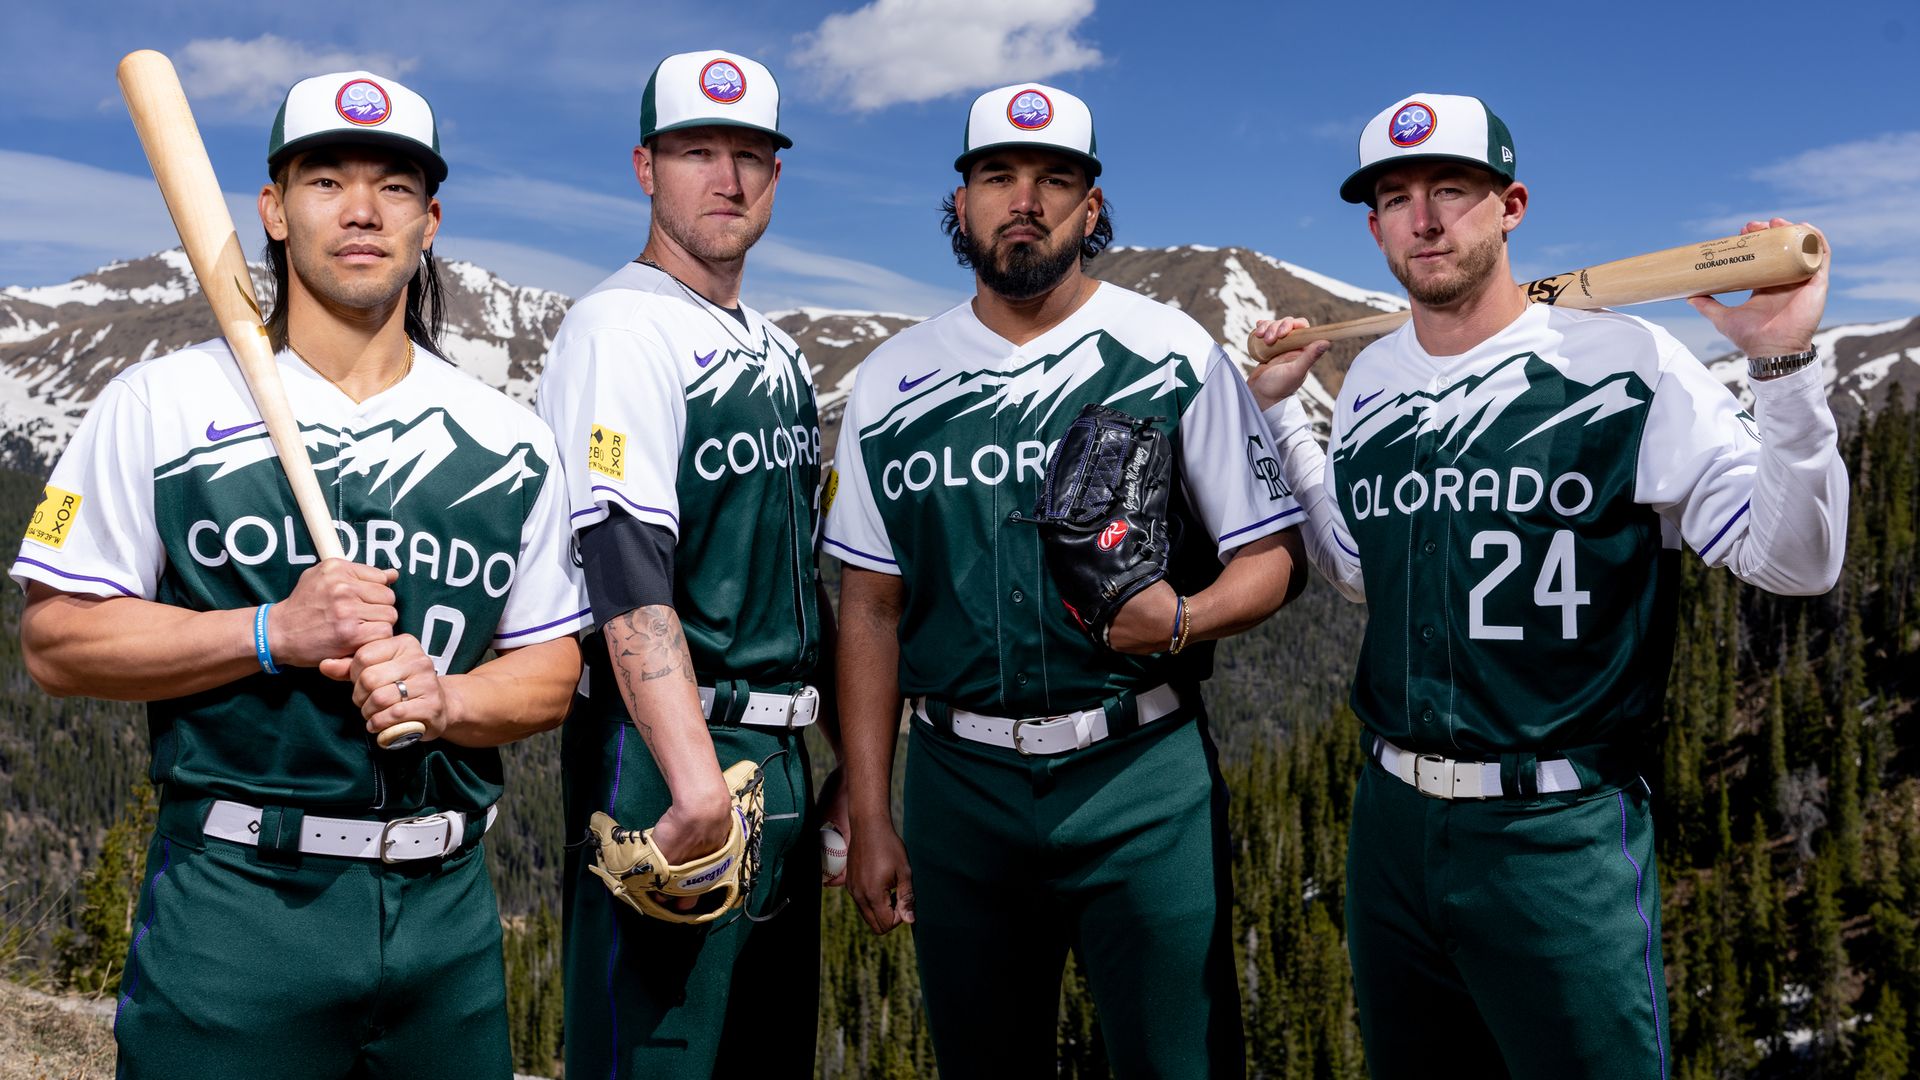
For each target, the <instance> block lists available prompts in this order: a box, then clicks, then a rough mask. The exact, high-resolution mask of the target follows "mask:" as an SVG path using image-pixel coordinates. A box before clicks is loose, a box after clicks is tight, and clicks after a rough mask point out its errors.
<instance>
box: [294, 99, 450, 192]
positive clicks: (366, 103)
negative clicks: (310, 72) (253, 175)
mask: <svg viewBox="0 0 1920 1080" xmlns="http://www.w3.org/2000/svg"><path fill="white" fill-rule="evenodd" d="M341 143H359V144H363V145H372V146H381V147H385V148H387V149H389V150H394V151H397V152H399V153H402V154H405V155H407V156H408V157H411V158H413V159H414V160H415V161H418V162H419V163H420V168H421V169H422V170H423V171H424V172H425V173H426V174H427V179H428V180H429V181H430V182H431V183H433V184H439V183H440V182H441V181H442V180H445V179H446V178H447V163H446V160H445V159H444V158H442V157H441V156H440V131H439V127H438V125H436V124H435V123H434V119H433V108H432V106H430V105H428V104H427V99H426V98H423V97H421V96H420V95H419V94H416V93H414V92H413V91H412V90H409V89H407V88H406V87H405V86H402V85H401V84H399V83H397V82H395V81H393V80H392V79H389V78H386V77H385V76H382V75H375V74H374V73H372V72H370V71H336V72H334V73H332V74H329V75H316V76H314V77H313V78H311V79H302V80H300V81H299V82H297V83H294V84H293V87H292V89H289V90H288V91H287V96H286V99H285V100H284V101H282V102H281V103H280V112H279V115H277V116H275V117H274V120H273V134H272V135H271V136H269V138H268V141H267V171H268V173H269V174H271V173H272V172H273V170H275V169H277V168H279V166H280V163H281V162H282V161H285V160H286V159H287V158H289V157H291V156H292V155H294V154H297V153H300V152H302V151H305V150H312V149H317V148H318V147H321V146H332V145H337V144H341Z"/></svg>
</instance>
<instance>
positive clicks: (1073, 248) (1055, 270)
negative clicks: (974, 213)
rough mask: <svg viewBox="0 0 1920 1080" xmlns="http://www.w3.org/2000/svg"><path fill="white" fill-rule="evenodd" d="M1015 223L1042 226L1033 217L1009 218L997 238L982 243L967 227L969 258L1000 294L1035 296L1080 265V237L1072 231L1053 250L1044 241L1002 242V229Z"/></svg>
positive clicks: (982, 278) (985, 281)
mask: <svg viewBox="0 0 1920 1080" xmlns="http://www.w3.org/2000/svg"><path fill="white" fill-rule="evenodd" d="M1015 225H1028V226H1031V227H1036V228H1037V227H1038V226H1035V225H1034V223H1033V222H1030V221H1021V220H1015V221H1012V222H1009V223H1007V224H1006V225H1002V226H1001V227H1000V229H999V230H997V232H996V236H995V241H994V242H993V243H990V244H982V243H980V241H979V240H978V239H977V238H976V237H975V236H974V234H973V230H972V229H971V228H968V229H965V230H963V232H962V237H963V240H964V243H965V247H966V257H967V262H968V263H970V264H971V265H972V266H973V272H974V273H976V274H978V275H980V283H981V284H983V285H985V286H986V287H987V288H988V289H990V290H992V291H993V292H994V293H995V294H996V295H998V296H1001V297H1004V298H1006V299H1008V300H1031V299H1033V298H1034V297H1036V296H1040V295H1042V294H1044V293H1046V292H1047V291H1048V290H1050V289H1052V288H1053V287H1054V286H1055V285H1058V284H1060V282H1061V280H1062V279H1064V278H1065V277H1066V276H1067V271H1069V270H1071V269H1073V268H1074V267H1075V266H1077V265H1079V262H1080V238H1079V237H1078V236H1073V235H1068V236H1066V237H1064V238H1062V240H1061V241H1060V244H1059V246H1058V247H1057V248H1053V249H1051V250H1050V249H1048V248H1047V247H1046V246H1045V243H1044V241H1033V242H1022V243H1013V244H1007V243H1001V242H999V240H998V232H1004V231H1006V230H1007V229H1010V228H1013V227H1014V226H1015Z"/></svg>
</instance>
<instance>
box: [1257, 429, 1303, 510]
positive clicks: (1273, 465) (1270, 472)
mask: <svg viewBox="0 0 1920 1080" xmlns="http://www.w3.org/2000/svg"><path fill="white" fill-rule="evenodd" d="M1247 468H1248V469H1249V470H1251V471H1252V472H1253V475H1254V479H1256V480H1259V481H1260V482H1261V483H1263V484H1265V485H1267V501H1268V502H1279V501H1280V499H1281V498H1283V497H1285V496H1287V495H1291V494H1293V489H1292V488H1289V487H1287V482H1286V481H1285V480H1282V479H1280V462H1279V460H1278V459H1276V458H1275V457H1274V456H1273V455H1271V454H1269V453H1267V444H1266V442H1265V441H1264V440H1263V439H1261V438H1260V436H1258V435H1249V436H1247Z"/></svg>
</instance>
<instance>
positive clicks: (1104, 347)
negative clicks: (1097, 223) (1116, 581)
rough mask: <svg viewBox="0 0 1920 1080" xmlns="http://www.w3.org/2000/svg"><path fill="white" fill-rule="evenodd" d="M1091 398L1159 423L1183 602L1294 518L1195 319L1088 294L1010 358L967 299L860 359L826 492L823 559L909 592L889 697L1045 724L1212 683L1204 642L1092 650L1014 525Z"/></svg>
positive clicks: (1256, 427) (1266, 450)
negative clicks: (1110, 701) (1115, 699)
mask: <svg viewBox="0 0 1920 1080" xmlns="http://www.w3.org/2000/svg"><path fill="white" fill-rule="evenodd" d="M1087 402H1100V403H1102V404H1105V405H1109V406H1112V407H1113V408H1116V409H1121V410H1124V411H1126V412H1130V413H1133V414H1134V415H1136V416H1142V417H1149V416H1150V417H1158V418H1161V420H1162V423H1163V426H1164V427H1165V428H1167V429H1169V430H1170V431H1171V433H1172V439H1173V443H1174V446H1175V468H1176V472H1177V474H1178V476H1177V479H1178V482H1177V483H1176V485H1175V488H1176V493H1175V499H1174V512H1173V516H1174V518H1175V521H1176V525H1175V530H1174V535H1175V538H1176V543H1175V565H1174V567H1173V569H1172V571H1171V573H1170V574H1169V577H1170V578H1171V580H1172V581H1173V582H1174V584H1175V585H1176V586H1177V587H1179V588H1180V589H1181V590H1182V591H1183V592H1194V591H1198V589H1199V588H1201V587H1204V586H1205V585H1206V584H1208V583H1210V582H1211V581H1212V579H1213V578H1214V577H1217V576H1218V574H1219V570H1220V566H1221V564H1222V563H1224V562H1225V561H1226V560H1227V559H1228V558H1229V557H1231V555H1232V553H1233V551H1234V550H1235V549H1236V548H1238V547H1240V546H1241V545H1244V544H1247V543H1249V542H1251V541H1253V540H1257V539H1259V538H1260V537H1263V536H1266V535H1268V534H1270V533H1274V532H1277V531H1279V530H1281V529H1284V528H1287V527H1289V526H1291V525H1294V524H1296V523H1297V522H1298V521H1299V519H1300V515H1301V511H1300V507H1299V504H1298V503H1297V502H1295V501H1294V498H1293V495H1292V492H1291V491H1290V490H1289V489H1288V488H1287V486H1286V485H1285V484H1284V483H1283V482H1282V481H1281V479H1280V472H1279V465H1278V462H1277V461H1276V460H1275V458H1274V455H1273V453H1272V450H1271V447H1270V446H1269V443H1268V437H1267V432H1266V429H1265V427H1264V426H1263V425H1262V424H1261V422H1260V416H1259V413H1258V410H1257V408H1256V407H1255V405H1254V403H1253V399H1252V397H1251V396H1250V395H1249V393H1248V391H1247V387H1246V383H1245V382H1244V381H1243V380H1242V379H1241V378H1240V375H1239V373H1238V372H1237V371H1235V370H1234V368H1233V365H1232V362H1231V361H1230V360H1228V359H1227V357H1226V354H1225V353H1224V352H1222V351H1221V349H1220V347H1219V346H1218V345H1217V344H1215V343H1214V341H1213V338H1212V336H1211V335H1209V334H1208V333H1207V331H1206V330H1205V328H1203V327H1202V326H1200V324H1199V323H1196V322H1194V321H1193V319H1192V318H1190V317H1188V316H1187V315H1185V314H1183V313H1181V312H1179V311H1177V310H1175V309H1173V308H1171V307H1168V306H1166V305H1164V304H1160V303H1157V302H1155V301H1153V300H1150V299H1148V298H1146V297H1144V296H1141V295H1139V294H1137V293H1132V292H1128V291H1127V290H1125V289H1121V288H1118V287H1117V286H1114V285H1110V284H1102V285H1101V286H1100V287H1099V289H1098V290H1097V291H1096V292H1095V293H1094V295H1093V297H1092V298H1091V299H1089V300H1088V301H1087V302H1086V303H1085V304H1084V305H1082V306H1081V307H1080V309H1079V310H1078V311H1076V312H1074V313H1073V314H1072V315H1070V316H1068V317H1067V318H1066V319H1065V320H1064V321H1062V322H1061V323H1060V325H1058V326H1056V327H1054V328H1053V329H1051V330H1049V331H1047V332H1046V333H1045V334H1042V335H1041V336H1039V337H1038V338H1035V339H1034V340H1032V341H1030V342H1028V343H1027V344H1025V345H1018V346H1016V345H1014V344H1012V343H1011V342H1009V341H1007V340H1005V339H1004V338H1001V337H1000V336H999V335H997V334H995V333H993V332H992V331H991V330H988V329H987V328H986V326H984V325H983V324H982V323H981V322H980V320H979V319H977V318H976V317H974V314H973V306H972V304H971V303H965V304H961V305H959V306H958V307H955V308H953V309H952V310H950V311H948V312H946V313H944V314H942V315H938V316H936V317H934V318H932V319H929V320H927V321H926V322H924V323H921V324H919V325H918V326H914V327H910V328H908V329H906V330H903V331H901V332H900V333H899V334H896V335H895V336H894V337H893V338H891V339H889V340H888V341H887V342H886V343H884V344H883V345H881V346H880V348H878V349H876V350H875V351H874V353H873V355H871V356H869V357H868V358H867V359H866V361H865V362H864V363H863V364H862V365H861V367H860V371H859V376H858V378H857V379H856V380H855V383H854V387H853V391H852V393H851V395H850V396H849V398H848V401H847V410H846V414H845V417H844V419H843V420H842V421H841V436H840V442H839V449H838V451H837V453H836V455H835V472H836V473H837V478H836V479H831V480H829V482H828V488H829V490H830V491H833V492H835V494H834V495H833V498H832V505H831V508H830V509H829V511H828V517H827V527H826V533H825V546H826V549H827V551H828V552H830V553H831V554H833V555H834V556H835V557H837V558H839V559H841V560H842V561H844V562H846V563H848V564H850V565H853V566H858V567H861V568H863V569H867V570H874V571H878V572H880V573H884V574H898V575H900V576H901V579H902V582H903V584H904V586H905V610H904V612H903V614H902V617H901V622H900V689H901V691H902V692H903V693H905V694H907V695H909V696H917V695H932V696H935V697H937V698H941V699H944V700H946V701H948V702H949V703H950V704H952V705H954V706H955V707H958V708H964V709H969V710H973V711H976V712H983V713H988V714H995V715H1003V716H1046V715H1052V714H1056V713H1062V712H1068V711H1072V710H1076V709H1082V708H1088V707H1091V706H1095V705H1098V704H1100V702H1101V701H1102V700H1103V699H1105V698H1107V697H1109V696H1112V695H1114V694H1116V693H1118V692H1120V691H1124V690H1144V689H1148V688H1151V687H1153V686H1156V685H1159V684H1160V683H1163V682H1166V681H1168V680H1169V679H1199V678H1204V677H1205V676H1206V675H1207V674H1209V673H1210V671H1211V663H1212V651H1211V649H1210V648H1209V647H1208V646H1206V645H1204V644H1196V645H1194V646H1192V647H1190V648H1189V649H1187V650H1186V651H1185V652H1183V653H1182V654H1181V655H1180V656H1178V657H1169V656H1149V657H1132V656H1120V655H1118V654H1114V653H1111V652H1102V651H1100V650H1097V649H1096V648H1095V647H1094V645H1093V643H1092V642H1091V641H1090V640H1089V639H1088V638H1087V636H1086V634H1085V633H1084V632H1082V631H1081V630H1080V628H1079V626H1078V625H1077V624H1076V623H1075V621H1074V620H1073V618H1072V617H1071V616H1070V614H1069V610H1068V609H1067V607H1066V605H1065V604H1064V603H1063V602H1062V600H1061V597H1060V594H1059V591H1058V590H1057V589H1056V588H1055V587H1054V584H1053V581H1052V579H1051V578H1050V576H1049V575H1048V573H1047V570H1046V565H1045V561H1044V556H1043V554H1042V549H1041V539H1040V533H1039V530H1038V529H1036V528H1035V527H1034V526H1032V525H1029V524H1023V523H1019V522H1014V521H1010V520H1009V515H1012V514H1014V513H1015V512H1019V513H1022V514H1027V513H1031V512H1032V511H1033V509H1034V503H1035V501H1036V499H1037V497H1038V496H1039V493H1040V487H1041V481H1042V477H1043V476H1044V474H1045V471H1046V466H1047V460H1048V457H1049V456H1050V455H1051V453H1052V448H1053V447H1054V445H1055V444H1057V443H1058V442H1059V440H1060V436H1061V435H1063V434H1065V432H1066V429H1067V426H1068V425H1069V424H1071V423H1073V420H1074V418H1075V417H1076V416H1078V415H1079V413H1080V409H1081V406H1082V405H1084V404H1085V403H1087ZM1168 629H1169V637H1170V638H1171V631H1172V629H1173V628H1172V627H1171V626H1169V628H1168Z"/></svg>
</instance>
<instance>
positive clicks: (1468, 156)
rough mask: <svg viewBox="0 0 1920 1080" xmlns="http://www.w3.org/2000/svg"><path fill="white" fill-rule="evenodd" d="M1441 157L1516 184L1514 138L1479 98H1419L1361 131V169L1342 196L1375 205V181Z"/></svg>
mask: <svg viewBox="0 0 1920 1080" xmlns="http://www.w3.org/2000/svg"><path fill="white" fill-rule="evenodd" d="M1424 158H1439V159H1446V160H1452V161H1464V162H1467V163H1469V164H1472V165H1478V166H1480V167H1481V168H1483V169H1486V170H1488V171H1490V172H1492V173H1494V174H1495V175H1497V176H1499V177H1501V178H1502V179H1505V180H1512V179H1513V136H1512V135H1511V134H1509V133H1508V132H1507V125H1506V124H1505V123H1503V122H1502V121H1501V119H1500V118H1499V117H1497V116H1495V115H1493V112H1492V110H1490V109H1488V108H1487V105H1486V103H1485V102H1483V101H1481V100H1480V99H1479V98H1476V97H1464V96H1460V95H1455V94H1415V95H1412V96H1409V97H1404V98H1401V99H1400V100H1399V101H1397V102H1395V103H1394V104H1392V105H1389V106H1387V107H1386V108H1385V109H1382V110H1381V111H1380V114H1379V115H1378V116H1375V117H1374V118H1373V119H1372V120H1371V121H1369V122H1368V124H1367V126H1366V127H1365V128H1364V129H1362V130H1361V132H1360V167H1359V168H1358V169H1355V170H1354V172H1353V175H1351V176H1349V177H1347V179H1346V182H1345V183H1343V184H1341V185H1340V197H1341V198H1343V199H1345V200H1347V201H1348V202H1351V203H1357V202H1370V201H1371V200H1372V199H1373V185H1374V181H1376V180H1378V179H1379V177H1380V174H1381V173H1382V172H1385V171H1386V170H1388V169H1391V168H1393V167H1394V166H1395V165H1397V164H1399V163H1400V162H1402V161H1408V160H1415V159H1424Z"/></svg>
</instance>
